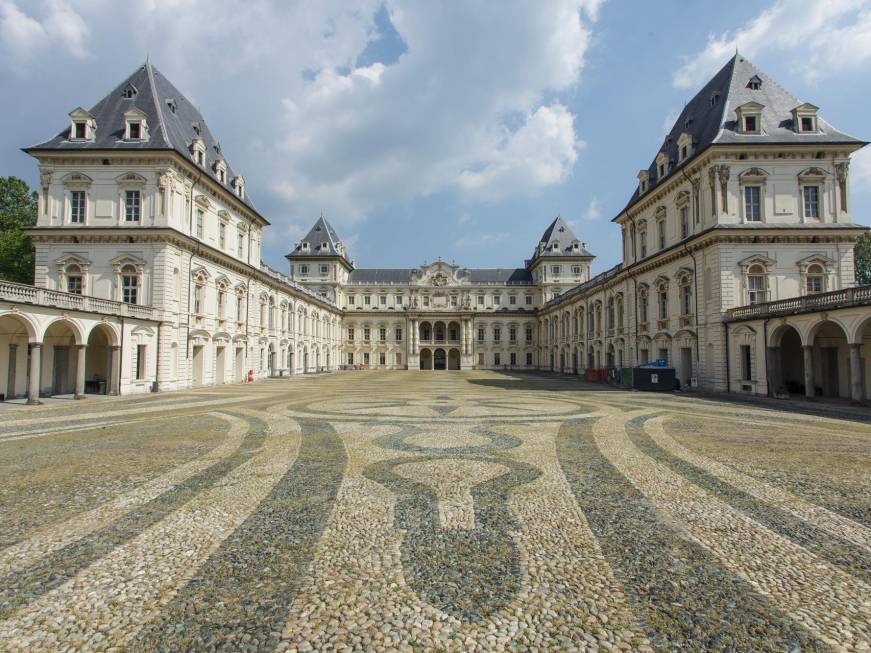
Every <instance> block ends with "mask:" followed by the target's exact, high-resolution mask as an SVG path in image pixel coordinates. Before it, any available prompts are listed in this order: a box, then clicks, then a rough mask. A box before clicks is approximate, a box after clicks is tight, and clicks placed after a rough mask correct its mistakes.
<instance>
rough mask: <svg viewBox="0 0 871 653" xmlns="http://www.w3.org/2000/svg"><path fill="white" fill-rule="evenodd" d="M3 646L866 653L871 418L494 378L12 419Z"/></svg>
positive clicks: (249, 388)
mask: <svg viewBox="0 0 871 653" xmlns="http://www.w3.org/2000/svg"><path fill="white" fill-rule="evenodd" d="M5 417H6V419H5V420H4V423H3V424H2V425H0V526H2V527H3V528H2V529H0V651H28V652H30V651H62V652H64V653H66V652H73V651H118V652H120V651H131V652H146V651H159V652H166V653H169V652H176V651H226V652H230V651H233V652H236V651H244V652H261V651H294V652H297V653H307V652H309V651H355V650H357V651H491V650H495V651H529V650H535V651H547V650H552V651H591V652H592V651H640V652H642V653H649V652H651V651H663V652H671V651H678V650H679V651H699V652H701V651H723V652H725V651H771V652H774V651H786V652H789V653H802V652H809V651H850V652H852V651H855V652H871V524H869V521H871V520H869V518H868V515H869V510H871V508H869V506H871V489H869V488H871V423H869V422H871V415H869V413H868V411H867V410H864V411H862V410H854V409H850V408H847V407H844V408H838V407H831V406H819V405H806V404H801V403H791V404H782V403H776V402H762V401H760V402H752V403H745V404H735V403H729V402H725V401H721V400H713V399H705V398H700V397H695V396H692V395H651V394H644V393H630V392H623V391H615V390H610V389H608V388H604V387H602V386H594V385H589V384H586V383H584V382H582V381H580V380H579V379H577V378H569V377H559V376H552V375H544V374H541V375H539V374H503V373H496V372H451V373H448V372H444V373H417V372H384V373H378V372H355V373H342V374H335V375H318V376H313V377H297V378H293V379H284V380H275V381H268V382H262V383H258V384H254V385H245V386H235V385H234V386H224V387H218V388H210V389H208V390H205V389H202V390H197V391H191V392H181V393H172V394H164V395H154V396H147V397H141V396H140V397H135V398H119V399H114V400H107V401H102V402H93V403H91V402H87V401H82V402H74V403H71V404H69V405H64V406H46V407H39V408H36V409H22V410H16V411H9V412H7V414H6V416H5Z"/></svg>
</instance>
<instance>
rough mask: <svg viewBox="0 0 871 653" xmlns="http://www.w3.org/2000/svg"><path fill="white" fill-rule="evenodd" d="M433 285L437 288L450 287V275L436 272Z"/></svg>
mask: <svg viewBox="0 0 871 653" xmlns="http://www.w3.org/2000/svg"><path fill="white" fill-rule="evenodd" d="M432 285H434V286H436V287H441V286H447V285H448V275H446V274H445V273H444V272H436V273H435V274H434V275H432Z"/></svg>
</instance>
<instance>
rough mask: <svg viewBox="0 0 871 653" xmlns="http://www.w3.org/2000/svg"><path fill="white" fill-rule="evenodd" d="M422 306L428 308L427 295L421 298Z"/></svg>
mask: <svg viewBox="0 0 871 653" xmlns="http://www.w3.org/2000/svg"><path fill="white" fill-rule="evenodd" d="M423 305H424V306H425V307H429V295H424V296H423Z"/></svg>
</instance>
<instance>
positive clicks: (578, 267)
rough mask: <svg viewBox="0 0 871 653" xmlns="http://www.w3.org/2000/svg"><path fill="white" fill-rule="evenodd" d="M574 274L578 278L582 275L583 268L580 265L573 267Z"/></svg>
mask: <svg viewBox="0 0 871 653" xmlns="http://www.w3.org/2000/svg"><path fill="white" fill-rule="evenodd" d="M572 274H573V275H575V276H576V277H577V276H579V275H580V274H581V266H580V265H575V266H573V267H572Z"/></svg>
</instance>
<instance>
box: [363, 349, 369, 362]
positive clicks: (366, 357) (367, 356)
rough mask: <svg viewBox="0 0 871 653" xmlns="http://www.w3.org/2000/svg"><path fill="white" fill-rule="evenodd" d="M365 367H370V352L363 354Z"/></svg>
mask: <svg viewBox="0 0 871 653" xmlns="http://www.w3.org/2000/svg"><path fill="white" fill-rule="evenodd" d="M363 365H369V352H368V351H367V352H364V353H363Z"/></svg>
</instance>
